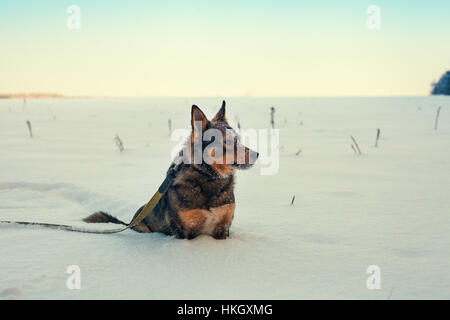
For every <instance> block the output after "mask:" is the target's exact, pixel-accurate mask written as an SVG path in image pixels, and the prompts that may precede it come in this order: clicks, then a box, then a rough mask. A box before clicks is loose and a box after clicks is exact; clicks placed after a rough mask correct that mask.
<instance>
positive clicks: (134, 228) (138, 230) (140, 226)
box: [131, 221, 152, 233]
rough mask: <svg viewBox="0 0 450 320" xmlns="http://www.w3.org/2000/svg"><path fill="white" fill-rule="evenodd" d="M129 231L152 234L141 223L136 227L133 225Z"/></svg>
mask: <svg viewBox="0 0 450 320" xmlns="http://www.w3.org/2000/svg"><path fill="white" fill-rule="evenodd" d="M131 229H133V230H134V231H137V232H140V233H151V232H152V231H151V230H150V229H149V227H147V225H146V224H145V223H144V222H143V221H141V222H139V223H138V224H137V225H135V226H134V227H133V228H131Z"/></svg>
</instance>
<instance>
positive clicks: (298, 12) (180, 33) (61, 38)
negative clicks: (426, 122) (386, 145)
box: [0, 0, 450, 97]
mask: <svg viewBox="0 0 450 320" xmlns="http://www.w3.org/2000/svg"><path fill="white" fill-rule="evenodd" d="M70 5H77V6H78V7H79V8H80V21H81V23H80V26H81V28H80V29H75V30H70V29H69V28H68V27H67V19H68V18H69V17H70V16H71V14H68V13H67V8H68V7H69V6H70ZM370 5H377V6H378V7H379V8H380V17H381V20H380V21H381V24H380V29H379V30H370V29H369V28H368V27H367V20H368V18H369V17H370V16H371V15H370V14H368V13H367V8H368V7H369V6H370ZM449 17H450V1H448V0H442V1H439V0H435V1H433V0H430V1H422V0H416V1H404V0H396V1H392V0H391V1H378V0H372V1H368V2H367V1H354V0H349V1H337V0H335V1H321V0H316V1H300V0H297V1H287V0H277V1H264V0H258V1H253V0H251V1H246V0H227V1H213V0H208V1H206V0H202V1H200V0H196V1H189V0H182V1H176V0H165V1H151V0H150V1H149V0H147V1H144V0H140V1H133V0H128V1H123V0H117V1H104V0H96V1H85V0H72V1H64V0H53V1H44V0H40V1H23V0H0V93H15V92H52V93H60V94H65V95H83V96H84V95H88V96H108V97H141V96H164V97H189V96H214V97H216V96H220V97H226V96H251V97H272V96H290V97H296V96H299V97H302V96H308V97H312V96H417V95H419V96H420V95H427V94H429V91H430V88H431V87H430V84H431V82H432V81H433V80H438V79H439V77H440V76H441V75H442V74H443V73H444V72H445V71H446V70H449V69H450V32H449V30H450V18H449Z"/></svg>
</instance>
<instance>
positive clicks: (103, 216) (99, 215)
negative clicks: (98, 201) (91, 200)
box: [83, 211, 128, 226]
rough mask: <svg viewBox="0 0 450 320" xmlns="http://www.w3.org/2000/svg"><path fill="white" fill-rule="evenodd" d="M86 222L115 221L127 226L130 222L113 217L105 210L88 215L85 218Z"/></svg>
mask: <svg viewBox="0 0 450 320" xmlns="http://www.w3.org/2000/svg"><path fill="white" fill-rule="evenodd" d="M83 221H84V222H87V223H108V222H111V223H115V224H123V225H124V226H127V225H128V224H127V223H125V222H123V221H120V220H119V219H117V218H115V217H113V216H112V215H110V214H108V213H106V212H103V211H98V212H96V213H93V214H91V215H90V216H89V217H86V218H84V219H83Z"/></svg>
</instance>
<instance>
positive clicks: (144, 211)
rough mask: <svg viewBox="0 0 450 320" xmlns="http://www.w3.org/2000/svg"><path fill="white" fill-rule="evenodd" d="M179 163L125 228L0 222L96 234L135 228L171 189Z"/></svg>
mask: <svg viewBox="0 0 450 320" xmlns="http://www.w3.org/2000/svg"><path fill="white" fill-rule="evenodd" d="M178 167H179V165H177V166H175V167H174V168H172V169H170V170H169V171H168V172H167V175H166V178H165V179H164V181H163V183H162V184H161V185H160V186H159V188H158V191H156V193H155V194H154V195H153V197H151V199H150V200H149V201H148V202H147V204H146V205H145V207H144V208H143V209H142V210H141V212H140V213H139V214H138V215H137V216H136V217H135V218H134V219H133V220H131V222H130V223H129V224H128V225H127V226H126V227H123V228H119V229H112V230H92V229H85V228H77V227H73V226H69V225H64V224H52V223H41V222H26V221H0V223H10V224H21V225H34V226H43V227H48V228H52V229H59V230H66V231H73V232H82V233H95V234H114V233H119V232H122V231H125V230H127V229H130V228H133V227H134V226H136V225H137V224H139V223H140V222H141V221H142V220H144V218H145V217H146V216H148V215H149V214H150V212H152V210H153V209H154V208H155V207H156V205H157V204H158V202H159V200H161V198H162V196H163V195H164V194H165V193H166V192H167V191H168V190H169V188H170V186H171V185H172V184H173V181H174V180H175V172H176V169H178Z"/></svg>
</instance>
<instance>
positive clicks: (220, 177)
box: [83, 101, 258, 239]
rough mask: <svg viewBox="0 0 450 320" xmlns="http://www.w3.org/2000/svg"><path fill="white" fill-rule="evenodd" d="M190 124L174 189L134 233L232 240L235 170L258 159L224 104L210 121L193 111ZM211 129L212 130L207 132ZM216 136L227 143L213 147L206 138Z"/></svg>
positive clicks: (101, 217)
mask: <svg viewBox="0 0 450 320" xmlns="http://www.w3.org/2000/svg"><path fill="white" fill-rule="evenodd" d="M191 124H192V132H191V135H190V138H189V139H188V140H187V141H186V144H185V146H184V148H183V149H182V150H181V151H180V154H179V155H178V157H177V159H175V160H174V162H173V163H172V165H171V166H170V168H169V170H173V169H174V168H176V172H175V174H176V178H175V180H174V182H173V184H172V186H171V187H170V188H169V190H168V191H167V192H166V193H165V194H164V195H163V197H162V198H161V200H160V201H159V203H158V204H157V206H156V207H155V208H154V209H153V210H152V212H151V213H150V214H149V215H148V216H147V217H146V218H145V219H144V220H143V221H142V222H140V223H139V224H138V225H136V226H135V227H133V229H134V230H135V231H138V232H162V233H164V234H166V235H174V236H176V237H177V238H182V239H193V238H195V237H197V236H199V235H202V234H206V235H210V236H212V237H214V238H216V239H225V238H226V237H227V236H229V229H230V225H231V222H232V220H233V216H234V209H235V200H234V193H233V188H234V170H235V169H246V168H249V167H251V166H252V165H253V164H254V162H255V161H256V159H257V158H258V153H257V152H255V151H253V150H251V149H249V148H247V147H245V146H243V145H242V144H241V142H240V140H239V136H238V134H236V132H235V131H234V130H233V129H232V128H231V127H230V125H229V124H228V122H227V120H226V117H225V101H223V103H222V107H221V108H220V110H219V112H218V113H217V114H216V115H215V116H214V118H212V120H211V121H210V120H208V119H207V118H206V116H205V115H204V113H203V112H202V111H201V110H200V108H198V107H197V106H195V105H193V106H192V111H191ZM210 129H213V130H212V131H208V130H210ZM214 130H215V133H219V135H215V136H214V138H215V140H217V137H221V139H222V140H221V141H214V144H213V143H208V142H207V141H205V135H204V134H205V133H207V132H214ZM206 140H207V139H206ZM199 148H200V150H201V157H200V161H195V160H196V159H197V158H196V159H194V153H195V151H194V150H197V151H198V150H199ZM220 149H221V150H220ZM143 207H144V206H142V207H141V208H139V210H138V211H137V212H136V214H135V217H136V216H137V215H138V214H139V212H140V211H141V210H142V208H143ZM83 221H85V222H88V223H99V222H112V223H119V224H124V225H127V224H126V223H124V222H122V221H120V220H118V219H116V218H114V217H112V216H110V215H109V214H107V213H104V212H97V213H94V214H92V215H90V216H89V217H87V218H85V219H83Z"/></svg>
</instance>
